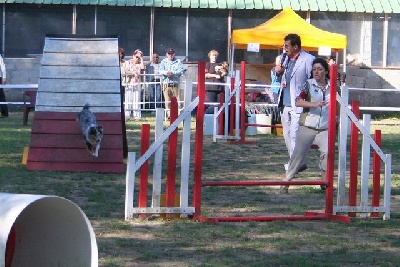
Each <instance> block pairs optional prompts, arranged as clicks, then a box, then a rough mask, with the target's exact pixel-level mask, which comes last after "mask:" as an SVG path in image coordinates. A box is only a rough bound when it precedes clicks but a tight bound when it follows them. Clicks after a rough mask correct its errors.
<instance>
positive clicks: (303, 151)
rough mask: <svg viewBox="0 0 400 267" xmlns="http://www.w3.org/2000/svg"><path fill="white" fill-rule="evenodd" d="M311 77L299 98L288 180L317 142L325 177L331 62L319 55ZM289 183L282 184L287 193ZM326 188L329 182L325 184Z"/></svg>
mask: <svg viewBox="0 0 400 267" xmlns="http://www.w3.org/2000/svg"><path fill="white" fill-rule="evenodd" d="M312 67H313V68H312V78H311V79H308V80H307V81H306V82H305V83H304V85H303V87H302V89H301V92H300V95H299V96H298V97H297V98H296V107H303V108H304V109H303V112H302V113H301V116H300V127H299V132H298V134H297V136H296V146H295V147H294V151H293V154H292V156H291V157H290V160H289V168H288V170H287V171H286V177H285V180H286V181H290V180H292V179H293V178H294V176H295V175H296V174H297V173H298V172H299V171H300V169H301V167H302V166H303V164H304V162H305V158H306V156H307V153H308V151H309V149H310V147H311V145H312V144H313V143H314V144H316V145H318V147H319V151H320V153H321V155H320V160H319V168H320V169H321V177H322V180H326V165H327V155H328V111H329V94H330V83H329V66H328V63H327V62H326V60H325V59H323V58H316V59H315V60H314V61H313V63H312ZM288 188H289V186H281V192H282V193H287V192H288ZM321 189H323V190H325V189H326V186H325V185H322V186H321Z"/></svg>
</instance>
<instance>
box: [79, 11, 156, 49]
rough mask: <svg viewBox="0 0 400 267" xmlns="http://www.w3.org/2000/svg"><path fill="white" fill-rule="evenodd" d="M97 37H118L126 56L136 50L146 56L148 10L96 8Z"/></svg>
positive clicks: (148, 26)
mask: <svg viewBox="0 0 400 267" xmlns="http://www.w3.org/2000/svg"><path fill="white" fill-rule="evenodd" d="M78 19H79V18H78ZM97 35H118V36H119V46H120V47H123V48H124V49H125V55H127V56H131V55H132V53H133V51H135V50H136V49H140V50H142V51H143V53H144V55H148V54H149V53H150V52H149V51H150V49H149V43H150V8H144V7H108V6H98V7H97Z"/></svg>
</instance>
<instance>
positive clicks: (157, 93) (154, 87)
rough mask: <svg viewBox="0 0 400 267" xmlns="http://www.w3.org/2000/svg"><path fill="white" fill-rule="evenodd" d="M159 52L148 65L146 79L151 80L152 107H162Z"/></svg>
mask: <svg viewBox="0 0 400 267" xmlns="http://www.w3.org/2000/svg"><path fill="white" fill-rule="evenodd" d="M159 58H160V57H159V56H158V54H153V58H152V60H151V62H150V63H149V64H147V65H146V81H147V82H150V92H149V96H150V99H149V100H150V109H154V108H161V107H162V103H161V84H160V76H159V74H160V61H159Z"/></svg>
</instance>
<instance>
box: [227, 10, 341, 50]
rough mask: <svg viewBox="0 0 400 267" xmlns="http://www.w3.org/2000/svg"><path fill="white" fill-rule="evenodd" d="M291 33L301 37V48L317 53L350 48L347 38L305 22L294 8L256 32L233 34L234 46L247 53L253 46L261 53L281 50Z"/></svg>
mask: <svg viewBox="0 0 400 267" xmlns="http://www.w3.org/2000/svg"><path fill="white" fill-rule="evenodd" d="M289 33H296V34H298V35H299V36H300V38H301V47H302V48H303V49H305V50H312V51H316V50H318V48H319V47H330V48H332V49H345V48H346V46H347V37H346V35H343V34H338V33H332V32H328V31H324V30H321V29H319V28H317V27H315V26H313V25H311V24H310V23H308V22H307V21H305V20H304V19H302V18H301V17H300V16H299V15H297V14H296V12H294V11H293V10H292V9H291V8H290V7H286V8H284V9H283V10H282V11H281V12H280V13H278V14H277V15H275V16H274V17H273V18H271V19H270V20H268V21H266V22H264V23H263V24H260V25H258V26H256V27H254V28H248V29H237V30H233V33H232V38H231V43H232V44H233V45H235V49H246V48H247V44H249V43H255V44H260V48H261V49H281V48H282V45H283V43H284V40H283V39H284V38H285V36H286V35H288V34H289Z"/></svg>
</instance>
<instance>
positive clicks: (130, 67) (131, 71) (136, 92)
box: [125, 49, 145, 120]
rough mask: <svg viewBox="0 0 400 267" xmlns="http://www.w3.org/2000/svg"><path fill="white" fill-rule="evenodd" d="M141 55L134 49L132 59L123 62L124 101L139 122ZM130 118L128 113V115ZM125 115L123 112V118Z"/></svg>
mask: <svg viewBox="0 0 400 267" xmlns="http://www.w3.org/2000/svg"><path fill="white" fill-rule="evenodd" d="M144 68H145V67H144V61H143V53H142V51H140V50H139V49H136V50H135V51H134V52H133V54H132V59H130V60H128V61H126V62H125V74H127V75H128V77H127V81H126V83H127V91H129V92H128V93H127V95H128V96H130V97H126V101H128V105H130V106H131V108H132V115H133V118H134V119H135V120H140V118H141V114H142V113H141V110H140V102H141V99H140V95H141V94H140V87H139V81H140V74H141V72H142V71H143V70H144ZM128 115H129V116H130V113H129V114H128ZM126 116H127V114H126V112H125V118H126Z"/></svg>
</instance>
